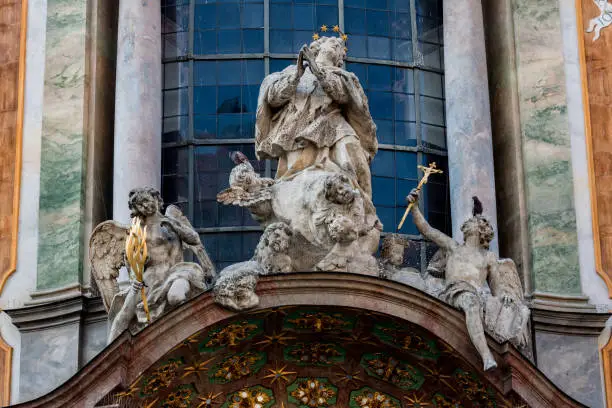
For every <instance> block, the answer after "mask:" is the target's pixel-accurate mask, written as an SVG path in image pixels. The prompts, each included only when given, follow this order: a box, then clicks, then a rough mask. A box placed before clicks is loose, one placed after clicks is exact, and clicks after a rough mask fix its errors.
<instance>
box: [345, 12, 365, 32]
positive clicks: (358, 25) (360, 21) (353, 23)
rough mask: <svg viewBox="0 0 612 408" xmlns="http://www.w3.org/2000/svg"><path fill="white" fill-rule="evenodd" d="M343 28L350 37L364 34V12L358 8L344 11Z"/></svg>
mask: <svg viewBox="0 0 612 408" xmlns="http://www.w3.org/2000/svg"><path fill="white" fill-rule="evenodd" d="M344 28H345V30H346V32H347V33H350V34H351V38H350V39H352V36H353V35H355V34H366V19H365V10H363V9H358V8H345V9H344Z"/></svg>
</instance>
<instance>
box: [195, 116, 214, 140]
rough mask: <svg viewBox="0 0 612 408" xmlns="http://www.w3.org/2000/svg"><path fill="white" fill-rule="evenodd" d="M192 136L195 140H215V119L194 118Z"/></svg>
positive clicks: (212, 117) (210, 117) (205, 117)
mask: <svg viewBox="0 0 612 408" xmlns="http://www.w3.org/2000/svg"><path fill="white" fill-rule="evenodd" d="M193 135H194V137H195V138H196V139H216V138H217V118H216V117H215V116H197V115H196V116H194V118H193Z"/></svg>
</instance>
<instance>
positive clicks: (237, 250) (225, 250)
mask: <svg viewBox="0 0 612 408" xmlns="http://www.w3.org/2000/svg"><path fill="white" fill-rule="evenodd" d="M238 208H239V207H238ZM220 238H221V237H220ZM241 258H242V237H241V234H223V235H222V238H221V239H220V240H219V261H231V262H238V261H240V260H241Z"/></svg>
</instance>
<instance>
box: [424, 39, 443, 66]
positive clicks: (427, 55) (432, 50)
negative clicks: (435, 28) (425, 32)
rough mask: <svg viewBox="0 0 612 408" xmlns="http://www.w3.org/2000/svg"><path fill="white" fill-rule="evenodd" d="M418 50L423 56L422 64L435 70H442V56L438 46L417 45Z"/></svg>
mask: <svg viewBox="0 0 612 408" xmlns="http://www.w3.org/2000/svg"><path fill="white" fill-rule="evenodd" d="M419 50H420V51H421V54H423V63H424V65H425V66H428V67H432V68H437V69H441V68H442V59H441V57H442V55H441V53H440V46H439V45H435V44H428V43H419Z"/></svg>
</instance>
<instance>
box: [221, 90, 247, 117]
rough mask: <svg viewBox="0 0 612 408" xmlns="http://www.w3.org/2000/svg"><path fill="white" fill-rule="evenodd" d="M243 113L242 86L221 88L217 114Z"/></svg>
mask: <svg viewBox="0 0 612 408" xmlns="http://www.w3.org/2000/svg"><path fill="white" fill-rule="evenodd" d="M242 111H243V106H242V98H241V97H240V86H238V85H235V86H220V87H219V97H218V105H217V113H241V112H242Z"/></svg>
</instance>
